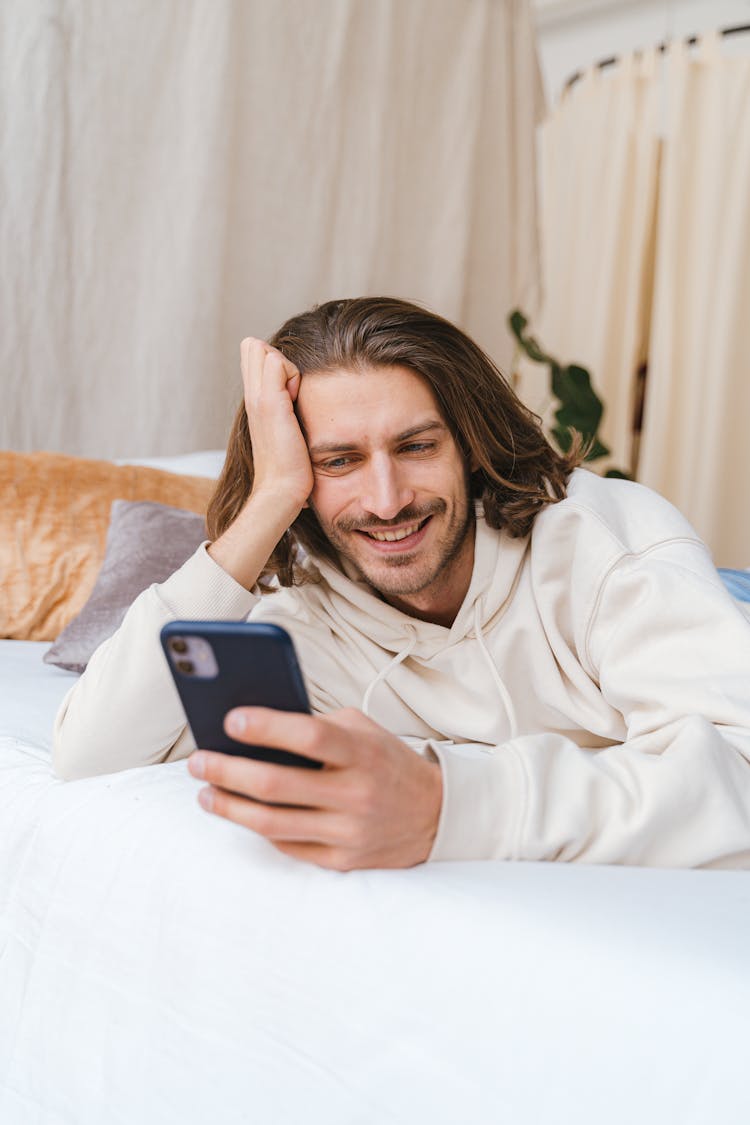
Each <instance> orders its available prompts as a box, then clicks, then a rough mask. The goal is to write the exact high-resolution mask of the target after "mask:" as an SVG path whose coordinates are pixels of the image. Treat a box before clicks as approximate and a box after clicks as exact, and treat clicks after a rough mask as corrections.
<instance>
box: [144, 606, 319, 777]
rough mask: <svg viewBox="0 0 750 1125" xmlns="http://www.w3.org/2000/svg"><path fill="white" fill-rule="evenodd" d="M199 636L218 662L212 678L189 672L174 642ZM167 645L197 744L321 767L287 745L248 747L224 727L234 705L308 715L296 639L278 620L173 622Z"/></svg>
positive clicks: (166, 633)
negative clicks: (281, 747)
mask: <svg viewBox="0 0 750 1125" xmlns="http://www.w3.org/2000/svg"><path fill="white" fill-rule="evenodd" d="M190 637H197V638H201V639H202V640H204V641H208V643H209V644H210V646H211V648H212V650H213V654H214V656H215V658H216V663H217V664H218V675H215V676H213V677H211V678H202V677H196V676H195V675H193V674H185V673H184V672H183V671H181V670H180V668H179V667H178V666H177V665H178V664H179V663H180V662H181V661H180V657H179V654H175V653H174V652H173V651H172V649H171V648H170V643H172V644H174V642H175V641H177V642H179V641H180V640H181V639H183V638H190ZM160 638H161V644H162V648H163V649H164V655H165V657H166V660H167V664H168V666H169V669H170V671H171V673H172V677H173V679H174V682H175V686H176V687H177V692H178V694H179V696H180V700H181V701H182V706H183V709H184V711H185V715H186V717H187V721H188V723H189V724H190V729H191V731H192V732H193V738H194V739H195V743H196V746H198V747H200V748H201V749H204V750H219V751H221V752H222V753H224V754H237V755H240V756H242V757H245V758H257V759H260V760H261V761H264V762H277V763H279V764H281V765H289V766H303V767H305V768H307V769H320V767H321V765H322V763H321V762H318V761H315V760H313V759H312V758H307V757H304V756H303V755H301V754H295V753H292V752H291V751H286V750H275V749H272V748H271V747H268V746H248V745H247V744H246V743H244V742H237V741H236V740H235V739H233V738H230V737H229V735H227V734H226V733H225V732H224V726H223V724H224V716H225V715H226V713H227V711H231V710H232V708H233V707H253V706H254V707H273V708H275V709H276V710H278V711H302V712H306V713H308V714H309V712H310V704H309V702H308V698H307V692H306V690H305V684H304V681H303V679H302V673H301V671H300V667H299V663H298V661H297V655H296V653H295V650H294V645H293V643H292V638H291V637H290V636H289V634H288V633H287V631H286V630H285V629H282V628H281V627H280V626H278V625H267V624H261V623H258V624H255V623H252V622H247V621H171V622H170V623H169V624H168V625H165V626H164V628H163V629H162V630H161V634H160Z"/></svg>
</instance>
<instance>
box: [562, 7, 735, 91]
mask: <svg viewBox="0 0 750 1125" xmlns="http://www.w3.org/2000/svg"><path fill="white" fill-rule="evenodd" d="M746 31H750V23H743V24H738V25H737V26H736V27H724V28H722V29H721V32H720V34H721V35H722V37H724V38H726V37H727V36H729V35H739V34H740V33H741V32H746ZM700 41H701V37H700V35H691V36H690V37H689V38H688V39H686V40H685V44H686V46H688V47H694V46H695V44H696V43H700ZM668 46H669V43H660V44H659V47H658V50H659V51H660V52H661V53H662V54H663V53H664V52H665V51H666V49H667V47H668ZM619 61H620V56H619V55H611V56H610V58H608V59H600V61H599V62H598V63H596V64H595V65H596V69H597V70H604V69H605V67H608V66H614V65H615V63H618V62H619ZM583 75H584V72H583V71H582V70H577V71H576V72H575V74H571V76H570V78H569V79H568V81H567V82H566V83H565V89H566V90H569V89H570V87H571V86H573V85H574V84H575V83H576V82H577V81H578V80H579V79H580V78H583Z"/></svg>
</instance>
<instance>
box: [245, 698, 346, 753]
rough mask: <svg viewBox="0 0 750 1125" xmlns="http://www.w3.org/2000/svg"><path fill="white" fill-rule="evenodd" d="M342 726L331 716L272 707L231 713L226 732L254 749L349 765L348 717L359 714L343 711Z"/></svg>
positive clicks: (251, 708) (247, 708) (340, 721)
mask: <svg viewBox="0 0 750 1125" xmlns="http://www.w3.org/2000/svg"><path fill="white" fill-rule="evenodd" d="M339 714H340V715H341V716H344V718H343V719H341V720H339V722H338V723H334V722H331V721H329V717H328V716H313V715H304V714H301V713H300V712H298V711H276V710H274V709H273V708H270V707H237V708H235V710H233V711H230V712H229V714H228V715H227V717H226V719H225V722H224V729H225V730H226V732H227V734H229V735H231V737H232V738H236V739H237V740H238V742H246V743H248V745H250V746H253V745H254V746H270V747H272V748H273V749H274V750H292V751H294V753H296V754H304V755H305V757H307V758H315V759H316V760H317V761H319V762H324V763H327V764H328V765H332V766H345V765H349V763H350V762H351V760H352V753H353V751H352V740H351V734H350V730H349V729H348V728H347V727H346V719H345V716H347V715H353V714H356V713H355V712H347V711H342V712H339Z"/></svg>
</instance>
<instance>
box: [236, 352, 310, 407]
mask: <svg viewBox="0 0 750 1125" xmlns="http://www.w3.org/2000/svg"><path fill="white" fill-rule="evenodd" d="M240 367H241V369H242V382H243V386H244V389H245V400H246V401H248V400H250V401H257V398H258V396H259V395H260V393H261V391H262V390H270V391H280V390H285V389H286V390H288V391H289V394H290V396H291V399H292V401H294V400H295V399H296V397H297V391H298V390H299V380H300V373H299V369H298V368H297V367H296V366H295V365H294V364H293V363H292V362H291V360H288V359H287V358H286V356H285V355H283V354H282V353H281V352H280V351H279V350H278V348H274V347H272V346H271V344H268V343H266V341H265V340H259V339H257V338H256V337H255V336H247V337H246V338H245V339H244V340H243V341H242V343H241V344H240Z"/></svg>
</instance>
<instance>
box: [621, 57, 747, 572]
mask: <svg viewBox="0 0 750 1125" xmlns="http://www.w3.org/2000/svg"><path fill="white" fill-rule="evenodd" d="M749 48H750V44H749ZM667 77H668V84H667V92H668V101H667V122H666V142H665V151H664V163H663V169H662V176H661V185H660V193H659V194H660V202H659V223H658V246H657V258H656V278H655V294H654V304H653V328H652V333H651V341H650V345H649V368H648V381H647V392H646V409H645V416H644V429H643V436H642V442H641V454H640V461H639V479H641V480H642V481H643V482H644V483H645V484H648V485H651V486H652V487H653V488H656V489H658V490H659V491H660V492H662V493H663V494H664V495H665V496H667V497H668V498H669V499H670V500H672V501H673V503H675V504H676V505H677V506H678V507H679V508H681V510H682V511H683V512H684V513H685V514H686V515H687V516H688V518H689V519H690V520H691V522H692V523H693V524H694V525H695V527H696V528H697V530H698V531H699V533H700V534H701V535H702V536H703V538H705V539H706V541H707V542H708V543H709V545H710V546H711V548H712V550H713V554H714V559H715V561H716V563H717V565H720V566H735V567H748V566H750V453H749V452H748V444H749V443H748V434H749V433H750V49H749V50H748V54H747V56H745V57H732V58H726V57H723V56H722V51H721V44H720V41H719V39H718V37H717V36H715V35H713V36H708V37H707V38H706V39H704V41H703V44H702V47H701V50H700V51H699V53H698V54H697V55H691V54H688V52H687V51H686V49H685V48H684V47H683V46H681V45H680V44H676V45H675V46H674V47H673V48H672V49H671V51H670V55H669V60H668V70H667Z"/></svg>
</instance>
